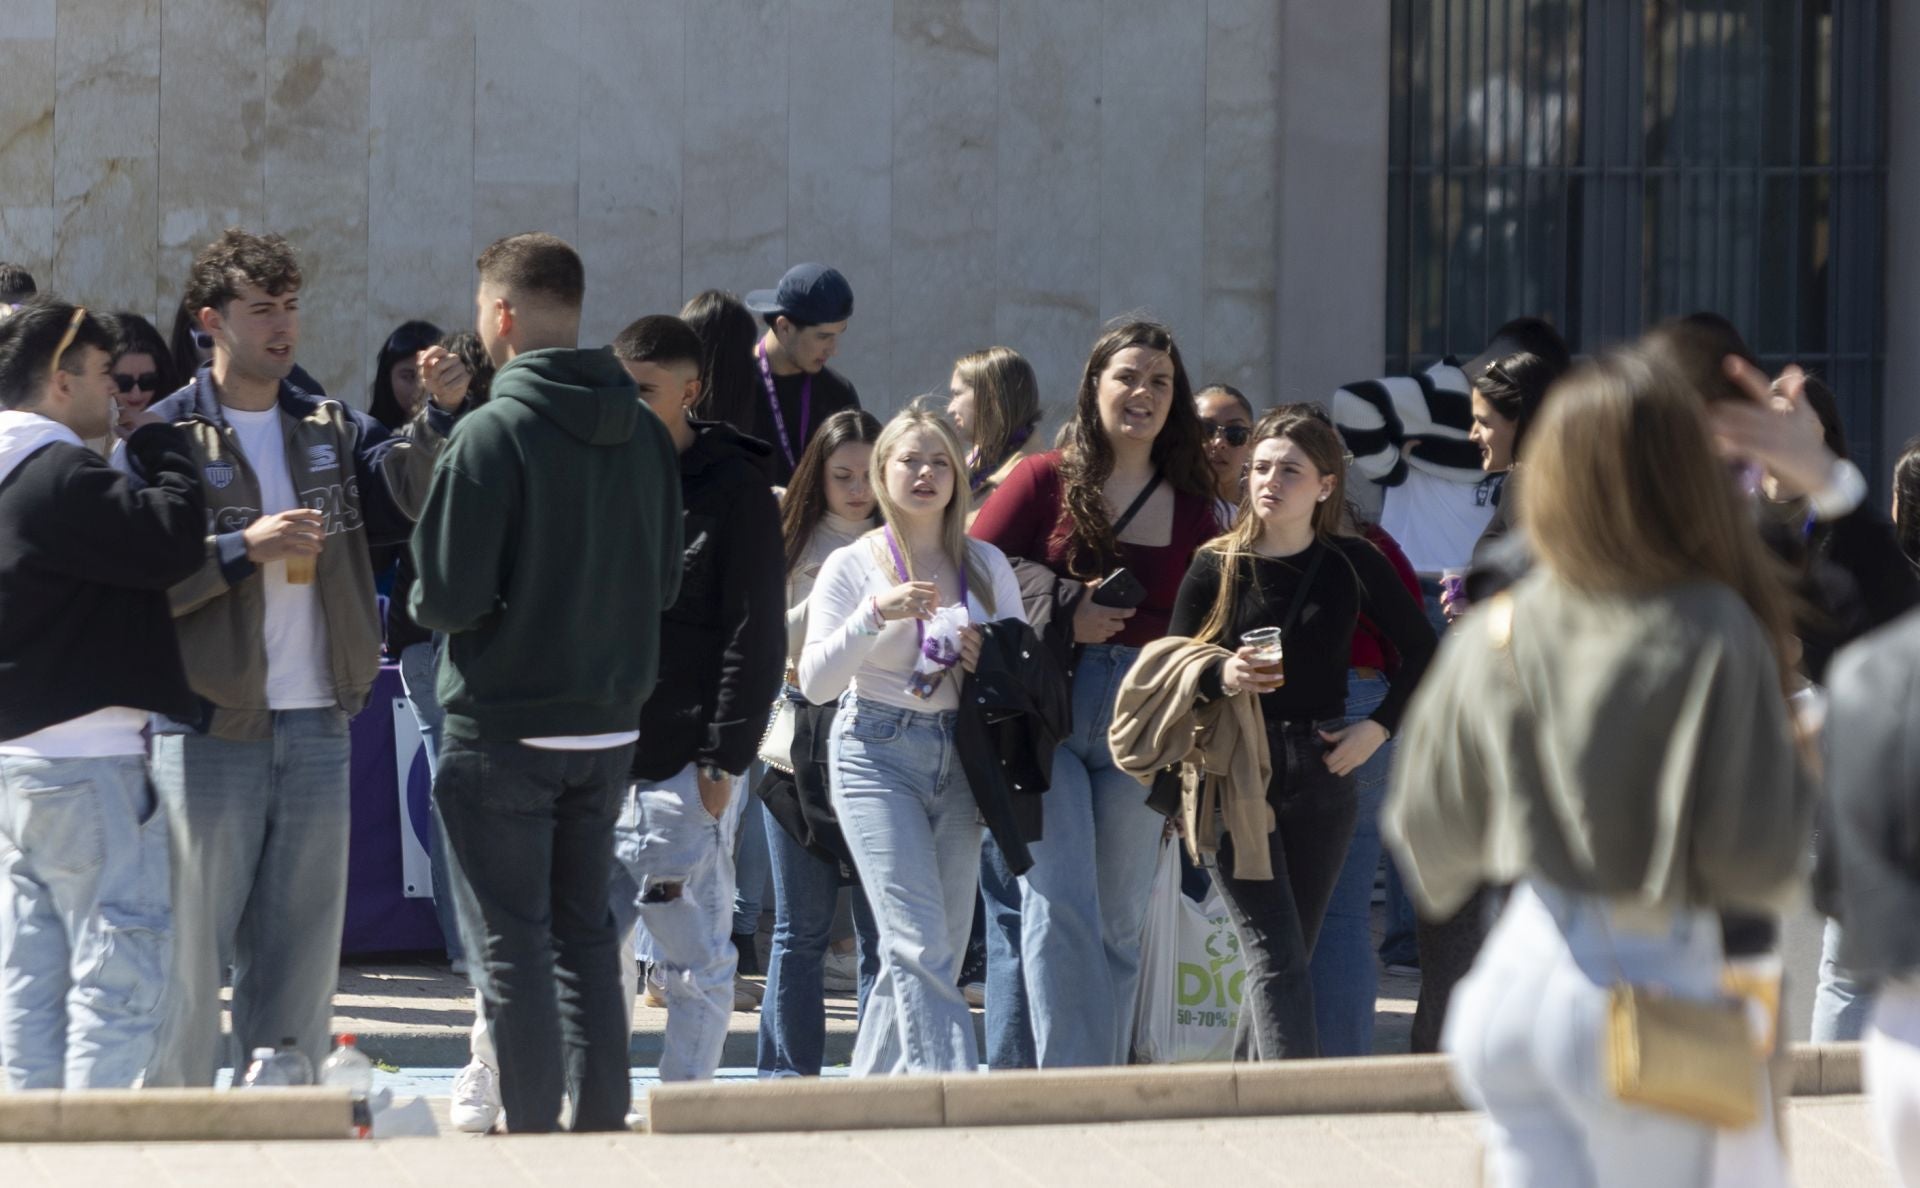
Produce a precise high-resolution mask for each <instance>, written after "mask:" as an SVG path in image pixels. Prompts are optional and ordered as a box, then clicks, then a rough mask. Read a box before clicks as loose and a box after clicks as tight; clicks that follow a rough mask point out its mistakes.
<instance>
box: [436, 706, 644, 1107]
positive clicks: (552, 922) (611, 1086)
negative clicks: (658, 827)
mask: <svg viewBox="0 0 1920 1188" xmlns="http://www.w3.org/2000/svg"><path fill="white" fill-rule="evenodd" d="M632 762H633V747H632V746H631V745H628V746H624V747H610V748H607V749H605V750H600V751H542V750H536V749H535V748H533V747H528V746H523V745H522V744H520V743H518V742H509V741H501V742H471V743H470V742H466V741H464V740H462V739H457V738H450V739H448V740H447V744H446V749H445V750H444V751H443V752H442V754H441V758H440V771H439V774H438V776H437V778H435V780H434V781H433V798H434V799H435V800H437V801H439V802H440V814H441V819H442V820H443V821H445V823H446V829H447V841H448V842H449V843H451V844H450V845H449V846H448V853H449V854H450V856H451V857H452V858H453V866H454V879H453V891H454V900H455V903H456V904H457V905H458V907H459V910H460V933H461V937H460V939H461V942H462V943H463V944H464V945H465V946H466V950H467V952H468V953H469V954H471V955H472V976H473V984H474V989H475V990H476V991H478V992H479V995H480V1009H481V1013H482V1014H483V1015H484V1017H485V1018H486V1021H487V1027H488V1030H489V1033H490V1034H491V1036H492V1038H493V1045H494V1049H495V1052H496V1053H497V1054H498V1059H499V1065H498V1067H499V1070H500V1100H501V1104H502V1105H503V1107H504V1108H505V1111H506V1115H507V1119H508V1123H509V1125H510V1126H511V1127H512V1128H513V1130H514V1132H515V1133H538V1132H542V1131H551V1130H554V1129H556V1128H557V1127H558V1126H559V1124H560V1101H561V1096H562V1094H563V1093H564V1094H565V1095H566V1096H568V1097H571V1098H572V1100H573V1129H574V1130H576V1131H581V1130H623V1129H625V1128H626V1118H627V1107H628V1106H630V1105H631V1104H632V1091H631V1089H630V1087H629V1083H628V1080H627V1027H626V1020H627V1013H626V1010H625V1009H624V1008H623V1007H622V1006H621V1002H620V985H621V983H620V965H621V963H622V962H623V961H624V962H625V963H626V964H627V965H628V966H631V965H632V964H633V961H632V958H630V957H626V956H625V955H623V954H622V953H621V952H620V944H619V937H618V935H617V934H616V932H615V930H614V923H613V912H612V911H611V910H609V908H608V906H607V887H608V884H609V882H610V881H611V878H612V869H613V826H614V821H615V819H616V818H617V817H618V815H619V811H620V797H621V794H622V793H623V792H624V791H625V790H626V786H627V771H628V769H629V767H630V766H631V764H632Z"/></svg>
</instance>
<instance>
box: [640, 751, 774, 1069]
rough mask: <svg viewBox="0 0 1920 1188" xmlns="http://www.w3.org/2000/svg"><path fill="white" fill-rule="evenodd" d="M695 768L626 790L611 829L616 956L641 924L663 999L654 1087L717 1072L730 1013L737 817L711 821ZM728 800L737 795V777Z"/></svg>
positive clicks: (725, 813) (730, 815)
mask: <svg viewBox="0 0 1920 1188" xmlns="http://www.w3.org/2000/svg"><path fill="white" fill-rule="evenodd" d="M695 772H696V769H695V768H694V766H693V765H692V764H688V765H687V766H686V767H684V768H682V769H681V770H680V771H678V772H676V773H675V774H673V775H672V776H669V777H668V778H666V779H664V780H654V781H642V782H638V783H635V784H633V785H632V786H631V787H629V788H628V789H627V794H626V798H625V800H624V801H623V803H622V806H621V810H620V819H619V821H618V823H616V824H615V826H614V832H613V857H614V863H613V877H612V881H611V884H610V886H611V892H610V894H611V896H612V902H613V920H614V924H615V926H616V927H617V928H618V929H619V932H620V952H621V953H622V954H623V955H624V954H626V953H629V952H631V951H632V950H633V932H634V927H635V926H636V925H638V924H645V925H646V926H647V936H648V937H649V938H650V939H651V940H652V942H653V968H654V974H655V976H657V977H658V978H659V979H660V983H661V985H662V987H664V990H665V997H666V1000H667V1027H666V1036H665V1038H664V1040H663V1041H662V1044H661V1049H660V1079H661V1080H662V1081H706V1080H711V1079H712V1077H713V1074H714V1073H715V1072H716V1071H717V1070H718V1069H719V1067H720V1053H721V1050H722V1049H723V1048H724V1047H725V1046H726V1042H727V1022H728V1020H729V1019H730V1018H731V1017H732V1015H733V975H734V970H735V968H736V965H737V963H738V961H739V956H740V955H739V953H738V952H737V951H736V950H735V949H734V947H733V941H732V939H731V938H732V928H733V837H732V829H733V824H734V820H735V817H736V815H737V814H735V813H734V812H733V811H732V809H733V805H732V802H731V801H730V802H729V803H728V807H727V808H726V809H724V810H722V811H721V813H720V815H719V816H718V817H716V816H714V815H713V814H712V813H710V812H708V811H707V806H706V805H705V804H704V803H703V802H702V801H701V799H700V786H699V782H698V780H697V779H696V778H695ZM732 786H733V795H734V797H735V798H736V799H737V798H739V797H740V796H741V795H742V792H741V790H740V781H739V779H737V778H736V779H734V780H733V781H732ZM620 970H621V975H622V977H623V978H624V979H627V980H628V981H630V982H633V983H634V984H631V985H629V986H628V987H627V993H626V999H625V1001H626V1004H627V1007H628V1009H629V1012H631V1008H632V1006H633V997H634V994H635V992H636V991H637V990H638V989H639V987H638V984H637V977H636V974H635V970H634V963H633V962H632V961H622V962H621V965H620Z"/></svg>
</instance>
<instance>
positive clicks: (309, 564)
mask: <svg viewBox="0 0 1920 1188" xmlns="http://www.w3.org/2000/svg"><path fill="white" fill-rule="evenodd" d="M316 560H318V558H315V557H307V556H298V557H288V558H287V584H288V585H290V586H311V585H312V584H313V563H314V562H315V561H316Z"/></svg>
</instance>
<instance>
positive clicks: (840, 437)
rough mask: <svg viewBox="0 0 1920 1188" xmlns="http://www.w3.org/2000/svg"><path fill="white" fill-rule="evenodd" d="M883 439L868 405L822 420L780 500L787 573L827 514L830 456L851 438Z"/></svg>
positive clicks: (864, 442) (864, 440)
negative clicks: (828, 463)
mask: <svg viewBox="0 0 1920 1188" xmlns="http://www.w3.org/2000/svg"><path fill="white" fill-rule="evenodd" d="M879 440H880V422H879V421H878V420H877V419H876V418H875V417H874V415H873V414H872V413H870V412H867V411H866V410H864V409H858V408H848V409H842V410H841V411H840V412H837V413H834V414H833V415H832V416H830V417H828V418H827V419H826V421H825V422H824V423H822V424H821V426H820V430H819V432H817V433H815V434H814V435H813V440H812V441H809V442H808V443H807V448H806V449H805V450H803V451H802V452H801V454H800V461H799V463H798V464H797V465H796V466H794V468H793V478H791V479H790V480H788V482H787V493H786V495H785V496H784V497H782V498H781V500H780V542H781V547H782V550H783V551H784V552H785V554H786V568H785V571H784V572H786V573H792V572H793V567H794V566H796V565H798V564H800V558H802V557H804V556H806V552H807V542H808V541H810V540H812V539H813V530H814V529H815V528H817V527H819V526H820V518H821V517H822V516H824V515H826V514H827V459H828V458H830V457H832V456H833V451H835V450H837V449H839V448H840V447H841V446H843V445H846V444H847V443H848V442H859V443H860V444H862V445H872V444H873V443H874V442H876V441H879Z"/></svg>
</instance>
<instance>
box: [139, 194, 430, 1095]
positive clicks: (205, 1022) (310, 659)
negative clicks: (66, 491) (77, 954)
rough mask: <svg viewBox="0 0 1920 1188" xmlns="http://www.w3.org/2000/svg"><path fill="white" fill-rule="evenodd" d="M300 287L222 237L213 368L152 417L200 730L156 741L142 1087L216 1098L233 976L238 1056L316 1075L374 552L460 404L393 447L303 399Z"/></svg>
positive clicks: (365, 661)
mask: <svg viewBox="0 0 1920 1188" xmlns="http://www.w3.org/2000/svg"><path fill="white" fill-rule="evenodd" d="M301 280H302V278H301V274H300V265H299V261H298V260H297V259H296V258H295V256H294V253H293V249H292V248H291V247H289V246H288V245H287V242H286V241H285V240H283V239H281V238H280V237H279V236H277V235H254V234H251V233H249V232H246V231H242V230H239V229H237V228H231V229H229V230H227V231H226V232H225V233H224V234H223V235H221V236H220V238H219V239H217V240H215V241H214V242H213V243H212V244H210V245H208V246H207V247H206V248H204V249H202V250H201V252H200V254H199V256H198V257H197V258H196V259H195V260H194V262H193V270H192V272H191V274H190V276H189V278H188V282H187V297H186V299H187V307H188V309H189V311H190V312H191V314H192V316H193V319H194V323H195V325H196V326H197V327H198V328H199V329H200V330H201V331H202V332H204V333H205V334H207V335H208V336H209V337H211V338H212V339H213V359H212V362H211V363H210V365H209V366H207V367H206V368H204V369H202V370H201V371H200V372H199V373H198V374H197V375H196V376H195V377H194V380H193V382H192V383H190V384H188V385H187V386H186V387H184V388H182V389H181V390H180V391H178V392H176V393H174V394H173V395H172V396H169V397H168V398H167V399H165V400H162V401H160V402H159V403H157V404H155V405H154V406H153V412H154V413H155V414H157V415H158V416H159V417H161V418H162V419H164V420H166V421H169V422H173V423H176V424H178V425H180V426H181V428H182V429H184V430H185V432H186V435H187V438H188V441H189V443H190V445H191V448H192V454H193V459H194V464H195V467H196V472H197V474H198V475H199V478H200V485H201V490H202V492H203V493H204V494H205V496H206V502H207V524H206V545H205V549H206V552H205V560H204V561H203V563H202V564H201V566H200V568H199V570H198V571H197V572H196V573H194V574H193V576H191V577H189V578H187V579H186V580H185V581H183V582H180V583H179V584H177V585H175V586H174V587H173V588H172V590H171V591H170V595H171V598H172V604H173V614H174V621H175V626H176V628H177V629H178V632H179V636H180V651H181V656H182V658H183V659H184V660H185V662H186V668H187V678H188V683H189V684H190V686H191V687H192V689H193V692H194V694H195V696H196V698H197V700H198V702H199V706H198V712H197V713H196V714H195V715H194V716H193V717H192V718H191V719H190V720H182V719H179V718H170V717H169V718H160V719H156V721H155V723H154V738H153V779H154V784H155V786H156V787H157V788H158V789H159V793H160V798H161V800H162V802H163V803H164V804H165V805H166V810H167V817H168V829H169V832H170V835H171V840H172V857H173V880H172V881H173V907H174V946H173V958H174V963H173V973H174V976H173V979H172V982H171V984H170V985H169V986H168V988H167V994H166V997H165V1001H164V1002H163V1004H162V1007H161V1010H162V1012H163V1019H162V1022H161V1028H160V1039H159V1051H158V1052H157V1053H156V1055H155V1058H154V1062H153V1064H152V1065H151V1066H149V1068H148V1070H147V1078H146V1083H147V1084H149V1085H211V1084H212V1083H213V1078H214V1074H215V1072H216V1070H218V1068H219V1067H220V1065H221V1064H222V1063H223V1056H224V1055H225V1052H224V1050H223V1048H222V1045H221V1033H220V983H221V977H222V975H223V974H224V973H225V972H226V970H227V968H228V967H229V966H231V968H232V977H233V1035H234V1038H235V1040H236V1041H237V1042H238V1049H239V1053H240V1054H242V1055H243V1054H244V1053H246V1052H247V1051H250V1050H251V1049H253V1048H254V1047H257V1046H266V1047H275V1046H278V1045H279V1044H280V1043H281V1042H282V1041H283V1040H285V1039H286V1038H288V1037H291V1038H292V1039H293V1040H294V1042H295V1043H296V1044H297V1045H298V1046H299V1048H300V1050H301V1051H303V1052H305V1053H306V1054H307V1057H308V1058H309V1059H310V1060H312V1061H313V1062H314V1064H315V1065H316V1066H317V1065H318V1064H319V1062H320V1060H321V1059H322V1058H323V1057H324V1056H325V1055H326V1052H327V1046H328V1040H329V1032H328V1027H329V1024H330V1022H331V1017H332V1000H333V988H334V983H335V981H336V979H337V978H338V973H339V953H340V932H341V927H342V924H343V921H344V918H345V913H346V893H347V827H348V778H347V772H348V752H349V748H348V738H347V720H348V718H349V717H351V716H352V715H353V714H355V713H357V712H358V711H359V710H360V708H361V707H362V706H363V705H365V704H366V701H367V694H368V691H369V690H370V689H371V688H372V686H373V680H374V676H375V674H376V673H377V672H378V670H379V663H380V624H379V620H378V618H377V617H376V611H375V602H374V589H373V571H372V567H371V564H370V562H369V559H368V546H369V545H370V544H371V545H379V544H395V543H399V542H402V541H405V540H406V539H407V538H408V536H409V534H410V533H411V531H412V527H413V521H414V519H415V517H417V516H418V515H419V511H420V506H421V503H422V501H423V500H424V499H425V498H426V491H427V484H428V482H429V481H430V480H431V478H432V474H433V463H434V459H435V458H436V457H437V456H438V454H439V452H440V447H441V446H442V444H444V442H445V440H446V435H447V433H448V432H450V431H451V430H452V428H453V418H454V414H455V413H456V412H458V411H459V410H460V407H461V405H462V403H463V400H464V397H463V395H462V394H459V393H455V394H453V395H451V396H450V397H449V398H448V399H447V400H446V401H445V402H444V405H443V404H442V403H438V401H440V397H438V396H436V397H435V401H436V402H433V403H428V404H427V405H426V406H425V407H423V408H422V409H421V410H420V412H419V413H418V414H417V415H416V416H415V417H414V418H413V420H412V421H411V422H410V423H409V424H407V425H405V426H404V427H402V428H401V430H400V431H399V432H398V433H392V432H389V431H388V430H387V429H386V428H384V427H382V426H381V425H380V424H379V423H377V422H375V421H374V420H372V419H371V418H370V417H368V416H366V415H365V414H363V413H360V412H357V411H355V410H354V409H351V408H349V407H347V406H346V405H344V404H342V403H340V402H339V401H337V400H332V399H327V398H324V397H319V396H315V395H313V394H311V393H309V392H307V391H305V390H303V389H301V388H300V387H298V386H296V385H295V384H294V383H293V382H291V381H290V380H289V378H288V377H289V375H290V374H291V373H292V372H293V370H294V353H295V351H296V349H297V348H298V346H299V343H300V297H301ZM122 456H123V457H126V455H125V454H124V453H123V455H122ZM127 465H128V466H129V468H130V469H132V470H133V471H134V473H135V474H136V476H137V477H141V478H145V477H147V476H146V475H144V474H142V473H141V467H140V464H139V460H138V459H137V458H135V459H131V460H130V461H129V462H128V463H127ZM234 1067H235V1068H236V1069H237V1068H239V1067H240V1064H239V1062H238V1061H236V1062H235V1065H234Z"/></svg>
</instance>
